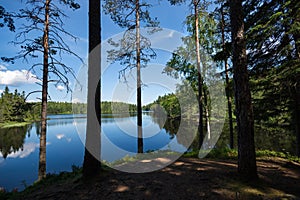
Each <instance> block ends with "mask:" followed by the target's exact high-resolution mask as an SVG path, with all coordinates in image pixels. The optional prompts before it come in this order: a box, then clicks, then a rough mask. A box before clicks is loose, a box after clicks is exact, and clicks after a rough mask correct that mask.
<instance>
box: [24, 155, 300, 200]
mask: <svg viewBox="0 0 300 200" xmlns="http://www.w3.org/2000/svg"><path fill="white" fill-rule="evenodd" d="M257 166H258V173H259V180H258V181H254V182H251V183H249V182H248V183H247V182H243V181H241V180H240V179H239V178H238V174H237V164H236V161H228V160H226V161H224V160H210V159H201V160H200V159H197V158H180V159H179V160H178V161H176V162H174V163H173V164H171V165H169V166H168V167H166V168H163V169H161V170H159V171H155V172H150V173H143V174H130V173H124V172H119V171H116V170H109V171H106V172H104V173H103V174H102V175H99V176H98V177H95V178H94V179H93V180H90V181H88V182H83V181H82V180H81V179H80V178H77V179H73V180H71V181H67V182H64V183H53V184H50V185H47V187H44V188H40V189H36V190H33V191H31V192H30V193H27V194H26V195H25V196H22V197H20V199H61V200H65V199H87V200H88V199H105V200H106V199H107V200H111V199H126V200H127V199H134V200H136V199H137V200H139V199H159V200H161V199H184V200H185V199H300V165H299V164H298V163H294V162H290V161H286V160H283V159H279V158H276V159H275V158H272V159H267V158H265V159H261V160H258V162H257Z"/></svg>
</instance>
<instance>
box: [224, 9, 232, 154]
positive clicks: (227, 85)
mask: <svg viewBox="0 0 300 200" xmlns="http://www.w3.org/2000/svg"><path fill="white" fill-rule="evenodd" d="M221 17H222V19H221V31H222V48H223V53H224V54H225V51H226V49H225V19H224V12H223V6H222V7H221ZM224 66H225V76H226V97H227V107H228V118H229V141H230V142H229V146H230V148H231V149H233V148H234V140H233V121H232V100H231V96H230V92H229V91H230V90H229V75H228V62H227V58H224Z"/></svg>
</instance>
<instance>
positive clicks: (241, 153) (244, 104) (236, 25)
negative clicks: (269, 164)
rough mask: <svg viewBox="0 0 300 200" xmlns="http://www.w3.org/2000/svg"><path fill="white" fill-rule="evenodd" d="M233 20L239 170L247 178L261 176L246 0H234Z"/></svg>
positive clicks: (232, 7)
mask: <svg viewBox="0 0 300 200" xmlns="http://www.w3.org/2000/svg"><path fill="white" fill-rule="evenodd" d="M230 20H231V34H232V43H233V70H234V76H233V78H234V86H235V88H234V89H235V100H236V101H235V102H236V111H237V126H238V172H239V173H240V175H241V176H242V177H244V178H246V179H256V178H257V177H258V176H257V167H256V156H255V146H254V119H253V108H252V103H251V94H250V87H249V76H248V70H247V55H246V41H245V38H244V16H243V9H242V1H240V0H230Z"/></svg>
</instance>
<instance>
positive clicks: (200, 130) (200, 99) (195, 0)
mask: <svg viewBox="0 0 300 200" xmlns="http://www.w3.org/2000/svg"><path fill="white" fill-rule="evenodd" d="M193 4H194V15H195V42H196V56H197V72H198V106H199V124H198V133H199V149H200V148H201V145H202V143H203V138H204V134H203V95H202V90H203V85H202V75H201V66H200V63H201V57H200V46H199V45H200V44H199V15H198V4H199V0H193Z"/></svg>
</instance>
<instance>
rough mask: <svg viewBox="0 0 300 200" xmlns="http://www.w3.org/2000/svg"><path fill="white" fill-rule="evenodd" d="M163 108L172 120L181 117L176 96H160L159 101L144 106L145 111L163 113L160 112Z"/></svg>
mask: <svg viewBox="0 0 300 200" xmlns="http://www.w3.org/2000/svg"><path fill="white" fill-rule="evenodd" d="M161 107H162V108H163V109H164V111H165V112H166V114H167V115H168V116H169V117H171V118H175V117H179V116H180V115H181V110H180V104H179V101H178V99H177V97H176V95H175V94H166V95H164V96H159V97H158V98H157V100H155V101H154V102H152V103H150V104H148V105H146V106H144V107H143V109H144V110H151V111H154V112H157V113H161V112H160V110H159V109H161Z"/></svg>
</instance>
